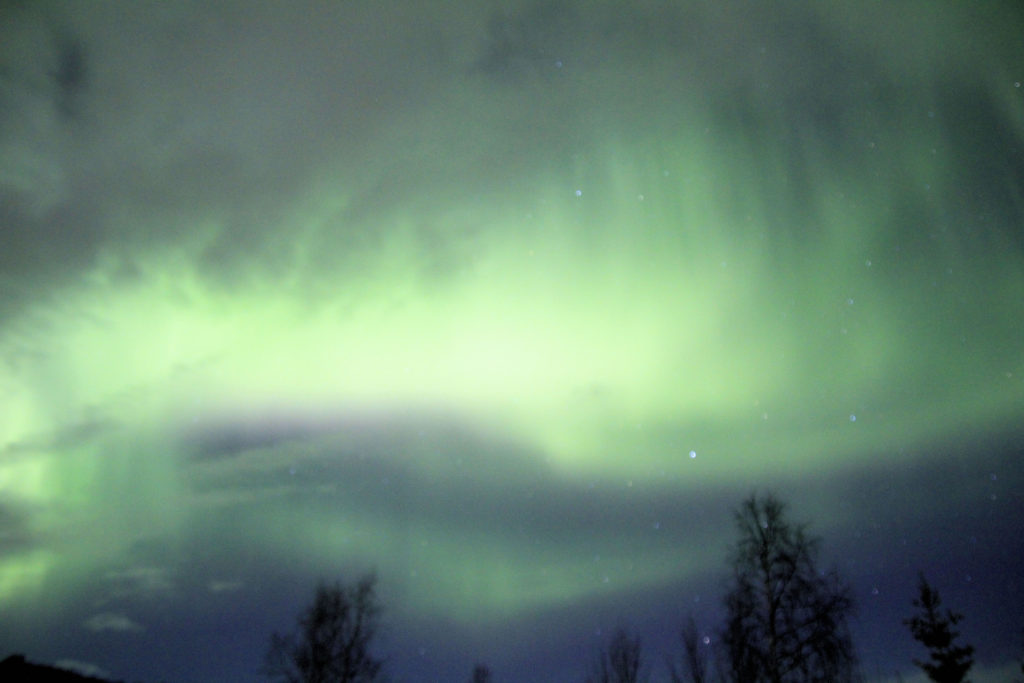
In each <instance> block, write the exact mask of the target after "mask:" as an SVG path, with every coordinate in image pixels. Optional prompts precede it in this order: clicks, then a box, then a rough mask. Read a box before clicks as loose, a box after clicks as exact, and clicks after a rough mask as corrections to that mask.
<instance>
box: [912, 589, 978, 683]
mask: <svg viewBox="0 0 1024 683" xmlns="http://www.w3.org/2000/svg"><path fill="white" fill-rule="evenodd" d="M917 590H918V595H917V597H916V598H915V599H914V607H916V608H917V609H918V613H917V614H915V615H914V616H912V617H911V618H909V619H904V620H903V623H904V624H906V625H907V626H909V627H910V632H911V633H912V634H913V635H914V640H916V641H918V642H919V643H921V644H922V645H924V646H925V647H926V648H928V659H929V661H927V662H923V661H921V660H918V659H915V660H914V664H916V665H917V666H919V667H921V669H923V670H924V672H925V673H926V674H928V678H930V679H932V680H933V681H938V683H961V681H963V682H965V683H966V679H965V678H964V676H966V675H967V672H968V671H970V669H971V665H973V664H974V657H973V655H974V648H973V647H971V646H970V645H957V644H956V640H957V638H959V637H960V632H959V631H956V630H954V629H953V627H954V626H956V625H957V624H958V623H960V620H961V619H963V618H964V617H963V615H962V614H957V613H956V612H954V611H953V610H946V612H945V614H943V613H942V610H941V608H940V606H941V605H942V600H941V599H940V598H939V591H937V590H935V589H934V588H932V587H931V585H929V583H928V581H927V580H926V579H925V578H924V574H920V575H919V577H918V588H917Z"/></svg>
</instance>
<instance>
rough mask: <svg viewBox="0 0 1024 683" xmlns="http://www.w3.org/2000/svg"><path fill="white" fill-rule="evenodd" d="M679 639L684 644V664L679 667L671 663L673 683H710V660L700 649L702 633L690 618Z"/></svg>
mask: <svg viewBox="0 0 1024 683" xmlns="http://www.w3.org/2000/svg"><path fill="white" fill-rule="evenodd" d="M679 639H680V640H681V641H682V643H683V664H682V666H680V667H677V666H676V664H675V662H672V661H669V664H668V667H669V676H670V677H671V679H672V683H687V682H688V681H689V682H690V683H709V681H710V680H711V678H710V676H709V673H708V660H707V658H706V657H705V656H704V653H703V652H701V649H700V643H701V640H700V633H698V631H697V624H696V622H694V620H693V616H690V617H689V618H688V619H687V620H686V623H685V624H684V625H683V628H682V630H681V631H680V632H679Z"/></svg>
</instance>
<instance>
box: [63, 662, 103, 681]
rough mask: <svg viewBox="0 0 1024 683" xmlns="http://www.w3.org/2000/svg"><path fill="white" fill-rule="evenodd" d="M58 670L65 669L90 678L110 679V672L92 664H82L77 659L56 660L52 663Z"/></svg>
mask: <svg viewBox="0 0 1024 683" xmlns="http://www.w3.org/2000/svg"><path fill="white" fill-rule="evenodd" d="M53 665H54V666H55V667H57V668H58V669H65V670H66V671H74V672H75V673H77V674H81V675H82V676H92V677H93V678H110V672H108V671H107V670H106V669H104V668H102V667H100V666H97V665H96V664H93V663H92V662H82V661H79V660H77V659H58V660H57V661H56V662H54V663H53Z"/></svg>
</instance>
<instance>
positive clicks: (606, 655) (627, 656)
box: [587, 626, 643, 683]
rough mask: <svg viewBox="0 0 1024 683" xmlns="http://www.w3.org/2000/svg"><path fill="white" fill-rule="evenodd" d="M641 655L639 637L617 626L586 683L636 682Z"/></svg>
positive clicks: (641, 664)
mask: <svg viewBox="0 0 1024 683" xmlns="http://www.w3.org/2000/svg"><path fill="white" fill-rule="evenodd" d="M642 668H643V657H642V652H641V647H640V637H639V636H636V637H633V636H630V635H629V632H628V631H626V629H625V628H623V627H621V626H620V627H619V628H617V629H616V630H615V633H613V634H612V637H611V640H609V641H608V647H606V648H602V649H601V652H600V654H599V655H598V658H597V663H596V665H595V667H594V671H593V673H592V674H591V675H590V677H589V678H588V679H587V681H588V683H638V682H639V681H640V680H642V679H641V670H642Z"/></svg>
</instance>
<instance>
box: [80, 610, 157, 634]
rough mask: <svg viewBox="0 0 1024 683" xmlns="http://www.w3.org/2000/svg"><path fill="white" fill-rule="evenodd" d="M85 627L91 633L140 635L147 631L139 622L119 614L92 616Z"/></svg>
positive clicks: (102, 613)
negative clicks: (117, 632) (114, 632)
mask: <svg viewBox="0 0 1024 683" xmlns="http://www.w3.org/2000/svg"><path fill="white" fill-rule="evenodd" d="M85 627H86V628H87V629H89V630H90V631H120V632H122V633H138V632H140V631H144V630H146V628H145V627H144V626H142V625H141V624H139V623H138V622H135V621H133V620H132V619H130V618H129V617H127V616H125V615H124V614H120V613H117V612H101V613H100V614H97V615H95V616H92V617H90V618H89V619H87V620H86V622H85Z"/></svg>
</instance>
